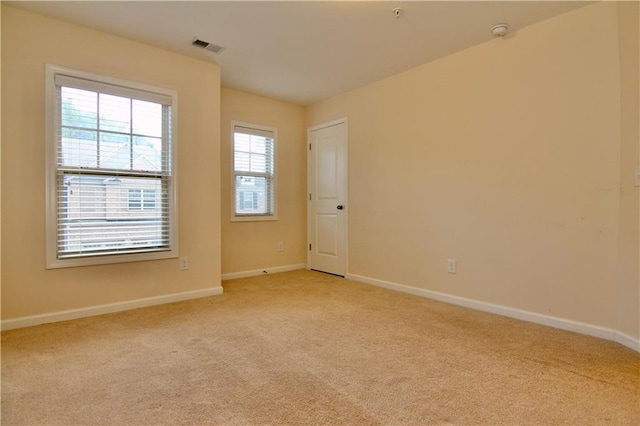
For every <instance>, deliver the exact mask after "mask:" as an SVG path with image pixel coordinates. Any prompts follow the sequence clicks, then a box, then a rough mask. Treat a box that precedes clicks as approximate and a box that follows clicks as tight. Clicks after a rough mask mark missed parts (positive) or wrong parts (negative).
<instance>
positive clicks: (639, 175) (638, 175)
mask: <svg viewBox="0 0 640 426" xmlns="http://www.w3.org/2000/svg"><path fill="white" fill-rule="evenodd" d="M634 183H635V185H636V186H640V166H638V167H636V178H635V182H634Z"/></svg>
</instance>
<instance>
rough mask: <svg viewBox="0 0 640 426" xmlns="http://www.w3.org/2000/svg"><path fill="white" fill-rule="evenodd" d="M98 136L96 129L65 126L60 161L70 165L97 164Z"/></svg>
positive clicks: (84, 165)
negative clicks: (78, 128)
mask: <svg viewBox="0 0 640 426" xmlns="http://www.w3.org/2000/svg"><path fill="white" fill-rule="evenodd" d="M97 138H98V133H97V132H95V131H91V130H77V129H68V128H63V129H62V140H61V142H62V143H61V152H59V153H58V157H59V158H58V163H59V164H60V165H62V166H70V167H89V166H91V165H92V164H96V163H97V161H98V143H97Z"/></svg>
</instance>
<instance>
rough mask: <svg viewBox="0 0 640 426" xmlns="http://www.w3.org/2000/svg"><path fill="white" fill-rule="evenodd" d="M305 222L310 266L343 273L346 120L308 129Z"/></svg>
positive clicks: (345, 257)
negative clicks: (306, 207) (307, 204)
mask: <svg viewBox="0 0 640 426" xmlns="http://www.w3.org/2000/svg"><path fill="white" fill-rule="evenodd" d="M308 154H309V155H308V192H309V193H308V195H307V196H308V200H309V201H308V202H309V206H308V209H307V215H308V216H307V226H308V230H307V233H308V240H309V247H308V249H309V252H308V253H309V256H308V258H307V262H308V265H309V268H310V269H315V270H317V271H322V272H328V273H331V274H336V275H342V276H344V275H345V274H346V273H347V209H348V206H347V122H346V119H344V120H339V121H336V122H332V123H327V124H324V125H321V126H316V127H313V128H311V129H309V151H308Z"/></svg>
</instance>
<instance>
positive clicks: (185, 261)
mask: <svg viewBox="0 0 640 426" xmlns="http://www.w3.org/2000/svg"><path fill="white" fill-rule="evenodd" d="M185 269H189V258H188V257H187V256H184V257H181V258H180V270H181V271H184V270H185Z"/></svg>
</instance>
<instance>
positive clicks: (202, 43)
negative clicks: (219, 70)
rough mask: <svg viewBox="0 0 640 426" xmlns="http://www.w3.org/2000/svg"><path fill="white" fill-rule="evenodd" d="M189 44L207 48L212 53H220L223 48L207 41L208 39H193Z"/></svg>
mask: <svg viewBox="0 0 640 426" xmlns="http://www.w3.org/2000/svg"><path fill="white" fill-rule="evenodd" d="M191 44H193V45H194V46H196V47H201V48H203V49H206V50H209V51H211V52H213V53H220V52H222V51H223V50H224V47H222V46H217V45H215V44H212V43H209V42H208V41H204V40H200V39H198V38H197V39H195V40H193V41H192V42H191Z"/></svg>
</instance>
